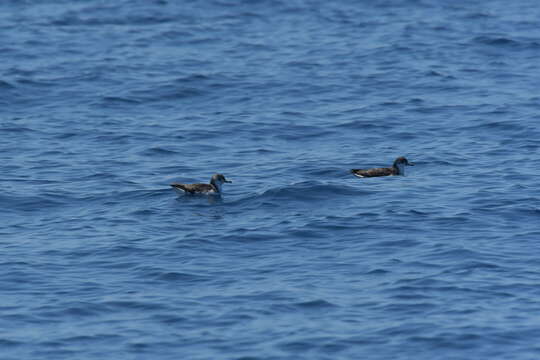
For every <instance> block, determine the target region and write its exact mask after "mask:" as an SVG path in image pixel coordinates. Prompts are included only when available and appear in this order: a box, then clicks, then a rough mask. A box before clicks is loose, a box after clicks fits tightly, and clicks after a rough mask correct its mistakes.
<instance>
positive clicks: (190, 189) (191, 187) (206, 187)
mask: <svg viewBox="0 0 540 360" xmlns="http://www.w3.org/2000/svg"><path fill="white" fill-rule="evenodd" d="M171 186H172V187H173V188H175V189H182V190H184V191H185V192H186V193H190V194H196V193H205V192H212V191H215V189H214V187H213V186H212V185H210V184H179V183H174V184H171Z"/></svg>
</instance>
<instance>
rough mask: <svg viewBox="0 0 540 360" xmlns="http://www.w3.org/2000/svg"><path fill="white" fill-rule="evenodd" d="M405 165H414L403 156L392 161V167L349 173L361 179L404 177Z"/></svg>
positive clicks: (353, 170)
mask: <svg viewBox="0 0 540 360" xmlns="http://www.w3.org/2000/svg"><path fill="white" fill-rule="evenodd" d="M406 165H409V166H413V165H414V164H413V163H410V162H409V161H408V160H407V159H406V158H405V157H404V156H400V157H398V158H397V159H396V160H395V161H394V164H393V165H392V167H388V168H374V169H352V170H351V173H353V175H354V176H358V177H361V178H364V177H375V176H393V175H403V176H405V166H406Z"/></svg>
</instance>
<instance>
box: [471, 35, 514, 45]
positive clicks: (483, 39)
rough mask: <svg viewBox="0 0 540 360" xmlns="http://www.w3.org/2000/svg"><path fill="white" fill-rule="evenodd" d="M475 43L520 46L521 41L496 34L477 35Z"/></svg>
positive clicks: (474, 39)
mask: <svg viewBox="0 0 540 360" xmlns="http://www.w3.org/2000/svg"><path fill="white" fill-rule="evenodd" d="M472 41H473V42H475V43H479V44H483V45H490V46H518V45H520V43H519V42H518V41H516V40H512V39H509V38H505V37H496V36H477V37H475V38H473V40H472Z"/></svg>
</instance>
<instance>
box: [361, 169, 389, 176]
mask: <svg viewBox="0 0 540 360" xmlns="http://www.w3.org/2000/svg"><path fill="white" fill-rule="evenodd" d="M351 172H352V173H353V174H354V175H355V176H358V177H375V176H389V175H394V169H392V168H375V169H367V170H363V169H352V170H351Z"/></svg>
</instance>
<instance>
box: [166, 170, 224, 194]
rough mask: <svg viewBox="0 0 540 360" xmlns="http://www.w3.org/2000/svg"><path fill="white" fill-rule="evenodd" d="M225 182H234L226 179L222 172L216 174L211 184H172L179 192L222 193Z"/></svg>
mask: <svg viewBox="0 0 540 360" xmlns="http://www.w3.org/2000/svg"><path fill="white" fill-rule="evenodd" d="M223 183H232V181H231V180H227V179H225V176H223V175H221V174H214V175H212V178H211V179H210V184H180V183H172V184H171V186H172V188H173V189H174V191H176V192H177V193H179V194H205V195H221V193H222V190H221V186H222V184H223Z"/></svg>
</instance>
